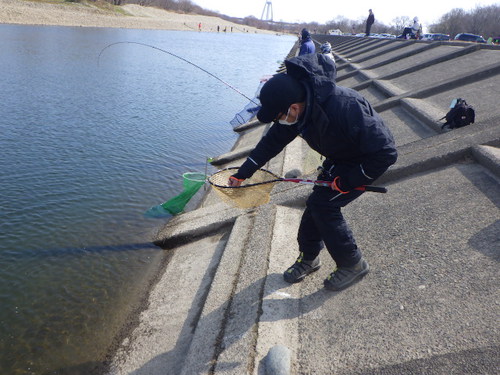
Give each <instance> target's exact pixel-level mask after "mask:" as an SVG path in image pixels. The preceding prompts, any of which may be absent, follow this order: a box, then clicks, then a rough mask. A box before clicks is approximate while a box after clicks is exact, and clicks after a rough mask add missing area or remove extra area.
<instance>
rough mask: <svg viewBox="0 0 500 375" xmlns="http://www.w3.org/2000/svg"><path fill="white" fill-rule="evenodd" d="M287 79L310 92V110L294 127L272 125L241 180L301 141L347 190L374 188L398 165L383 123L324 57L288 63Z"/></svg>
mask: <svg viewBox="0 0 500 375" xmlns="http://www.w3.org/2000/svg"><path fill="white" fill-rule="evenodd" d="M285 65H286V68H287V74H289V75H290V76H292V77H294V78H296V79H298V80H299V81H300V82H302V83H303V84H304V86H305V88H306V91H307V102H306V110H305V114H304V115H303V117H302V119H301V120H300V121H299V123H298V124H296V125H281V124H279V123H274V124H273V125H272V126H271V128H270V129H269V131H268V132H267V134H266V135H265V136H264V137H263V138H262V139H261V140H260V142H259V143H258V144H257V146H256V147H255V149H254V150H253V151H252V152H251V153H250V155H249V157H248V159H247V160H246V161H245V163H243V165H242V166H241V167H240V168H239V170H238V173H237V174H236V175H235V177H237V178H249V177H251V176H252V174H253V173H254V172H255V171H256V170H257V169H258V168H261V167H262V166H263V165H264V164H265V163H266V162H267V161H269V160H270V159H271V158H273V157H274V156H276V155H277V154H279V153H280V152H281V151H282V150H283V148H284V147H285V146H286V145H287V144H288V143H290V142H291V141H292V140H293V139H294V138H295V137H297V136H298V135H300V136H302V138H303V139H304V140H305V141H306V142H307V143H308V145H309V146H310V147H311V148H312V149H313V150H315V151H317V152H318V153H319V154H321V155H323V156H325V157H326V159H327V160H326V161H325V163H324V164H326V166H327V167H328V168H329V167H330V166H331V165H332V164H333V165H335V166H337V167H340V168H336V172H335V174H336V175H340V180H341V182H342V186H343V187H344V188H346V189H347V190H351V189H352V188H354V187H357V186H361V185H366V184H369V183H371V182H372V181H373V180H375V179H376V178H378V177H380V176H381V175H382V174H383V173H384V172H385V171H386V170H387V169H388V168H389V166H391V165H392V164H394V163H395V162H396V159H397V151H396V147H395V144H394V139H393V136H392V134H391V132H390V130H389V128H388V127H387V126H386V125H385V124H384V122H383V120H382V118H381V117H380V116H379V115H378V114H377V113H376V112H375V111H374V109H373V108H372V107H371V105H370V104H369V103H368V102H367V101H366V99H365V98H364V97H363V96H361V95H360V94H359V93H358V92H356V91H354V90H352V89H349V88H346V87H341V86H337V85H336V84H335V78H336V70H335V63H333V62H332V61H331V59H329V58H328V57H326V56H324V55H322V54H309V55H303V56H298V57H294V58H291V59H290V60H287V61H285Z"/></svg>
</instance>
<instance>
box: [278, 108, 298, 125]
mask: <svg viewBox="0 0 500 375" xmlns="http://www.w3.org/2000/svg"><path fill="white" fill-rule="evenodd" d="M289 114H290V108H288V112H287V113H286V117H285V119H284V120H278V122H279V123H280V124H281V125H295V124H296V123H298V122H299V119H298V118H297V119H295V121H294V122H288V121H286V119H287V118H288V115H289Z"/></svg>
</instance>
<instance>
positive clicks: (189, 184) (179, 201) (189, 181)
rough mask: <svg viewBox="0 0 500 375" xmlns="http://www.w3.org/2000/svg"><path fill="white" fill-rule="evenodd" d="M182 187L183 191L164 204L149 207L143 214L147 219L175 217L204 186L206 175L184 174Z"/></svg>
mask: <svg viewBox="0 0 500 375" xmlns="http://www.w3.org/2000/svg"><path fill="white" fill-rule="evenodd" d="M182 178H183V187H184V190H183V191H182V193H180V194H179V195H177V196H175V197H173V198H171V199H169V200H168V201H166V202H165V203H162V204H160V205H158V206H154V207H151V208H150V209H149V210H147V211H146V212H145V214H144V215H145V216H147V217H164V216H168V215H169V214H170V215H177V214H178V213H181V212H182V211H184V207H186V204H187V203H188V202H189V201H190V200H191V198H192V197H193V196H194V195H195V194H196V193H197V192H198V190H200V188H201V187H202V186H203V185H204V184H205V181H206V175H204V174H202V173H192V172H188V173H184V174H183V175H182Z"/></svg>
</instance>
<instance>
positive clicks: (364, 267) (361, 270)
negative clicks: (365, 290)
mask: <svg viewBox="0 0 500 375" xmlns="http://www.w3.org/2000/svg"><path fill="white" fill-rule="evenodd" d="M369 270H370V266H369V265H368V263H367V262H366V260H364V259H363V258H361V260H360V261H359V262H358V263H356V264H355V265H354V266H352V267H339V268H337V269H335V270H334V271H333V272H332V273H331V274H330V276H328V278H327V279H326V280H325V281H324V283H323V284H324V285H325V288H326V289H329V290H342V289H345V288H347V287H348V286H349V285H351V284H353V283H354V282H355V281H357V280H359V279H361V278H362V277H363V276H365V275H366V274H367V273H368V271H369Z"/></svg>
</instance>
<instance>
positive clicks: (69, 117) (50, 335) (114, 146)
mask: <svg viewBox="0 0 500 375" xmlns="http://www.w3.org/2000/svg"><path fill="white" fill-rule="evenodd" d="M119 41H134V42H140V43H147V44H151V45H154V46H156V47H158V48H161V49H165V50H168V51H170V52H172V53H174V54H176V55H179V56H182V57H183V58H185V59H187V60H189V61H191V62H193V63H195V64H196V65H199V66H201V67H203V68H204V69H206V70H208V71H210V72H211V73H212V74H214V75H216V76H217V77H220V78H221V79H223V80H224V81H226V82H229V83H231V85H233V86H235V87H237V88H238V89H239V90H240V91H241V92H243V93H245V94H246V95H247V96H249V97H253V95H254V93H255V90H256V89H257V87H258V85H259V79H260V78H261V77H262V76H263V75H267V74H273V73H274V72H275V71H276V69H277V68H278V65H279V61H280V60H282V59H283V58H284V57H285V56H286V55H287V53H288V52H289V50H290V48H291V47H292V45H293V43H294V41H295V40H294V38H293V37H286V36H274V35H259V34H226V33H221V34H216V33H211V34H209V33H196V32H177V31H151V30H120V29H102V28H101V29H99V28H76V27H75V28H64V27H31V26H15V25H0V50H1V51H2V54H1V58H0V87H1V88H2V89H1V90H0V150H1V153H0V155H1V162H0V186H1V195H0V306H1V309H0V373H1V374H87V373H88V371H89V369H90V368H92V367H93V366H94V365H96V364H97V363H99V362H101V361H102V360H103V359H104V355H105V353H106V350H107V348H108V347H109V345H110V344H111V343H112V340H113V338H114V337H115V335H116V334H117V333H118V332H119V330H120V328H121V326H122V324H123V322H124V320H125V319H126V317H127V316H128V314H130V313H131V310H132V309H133V308H136V307H137V306H136V304H137V301H138V296H139V295H143V294H144V288H145V285H146V283H148V282H149V281H150V278H151V277H152V274H153V272H154V271H155V270H156V269H157V267H158V265H159V264H160V262H161V260H162V259H163V256H164V253H163V251H162V250H161V249H159V248H156V247H154V246H152V245H151V239H152V236H153V234H154V233H155V232H156V231H157V230H158V228H159V227H161V226H162V225H164V224H165V222H166V220H168V219H162V220H152V219H148V218H145V217H144V216H143V213H144V211H146V210H147V209H148V208H149V207H151V206H154V205H157V204H160V203H162V202H164V201H166V200H167V199H168V198H170V197H172V196H174V195H176V194H178V193H180V191H181V190H182V178H181V175H182V173H184V172H188V171H190V172H202V173H204V171H205V159H206V157H209V156H217V155H220V154H222V153H225V152H228V151H229V150H230V149H231V147H232V145H233V144H234V142H235V140H236V138H237V135H236V134H235V133H234V132H233V131H232V128H231V126H230V125H229V121H230V120H231V119H232V117H233V115H234V114H235V113H236V112H238V111H239V110H240V109H241V108H243V107H244V106H245V105H246V104H247V103H248V100H247V99H245V98H244V97H242V96H241V95H239V94H237V93H235V92H234V91H233V90H231V89H229V88H228V87H226V86H225V85H223V84H222V83H221V82H219V81H217V80H216V79H214V78H213V77H211V76H209V75H208V74H206V73H205V72H203V71H201V70H199V69H196V68H195V67H193V66H191V65H189V64H187V63H185V62H183V61H181V60H179V59H176V58H174V57H172V56H170V55H168V54H165V53H162V52H160V51H157V50H154V49H151V48H147V47H144V46H139V45H132V44H119V45H115V46H112V47H110V48H108V49H106V50H105V51H104V53H103V54H102V56H101V58H100V59H99V64H98V62H97V57H98V55H99V52H100V51H101V50H102V49H103V48H104V47H105V46H107V45H108V44H110V43H114V42H119ZM213 171H214V169H213V168H211V167H209V169H208V172H209V173H212V172H213ZM201 194H202V192H200V193H199V194H198V199H199V196H201Z"/></svg>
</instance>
